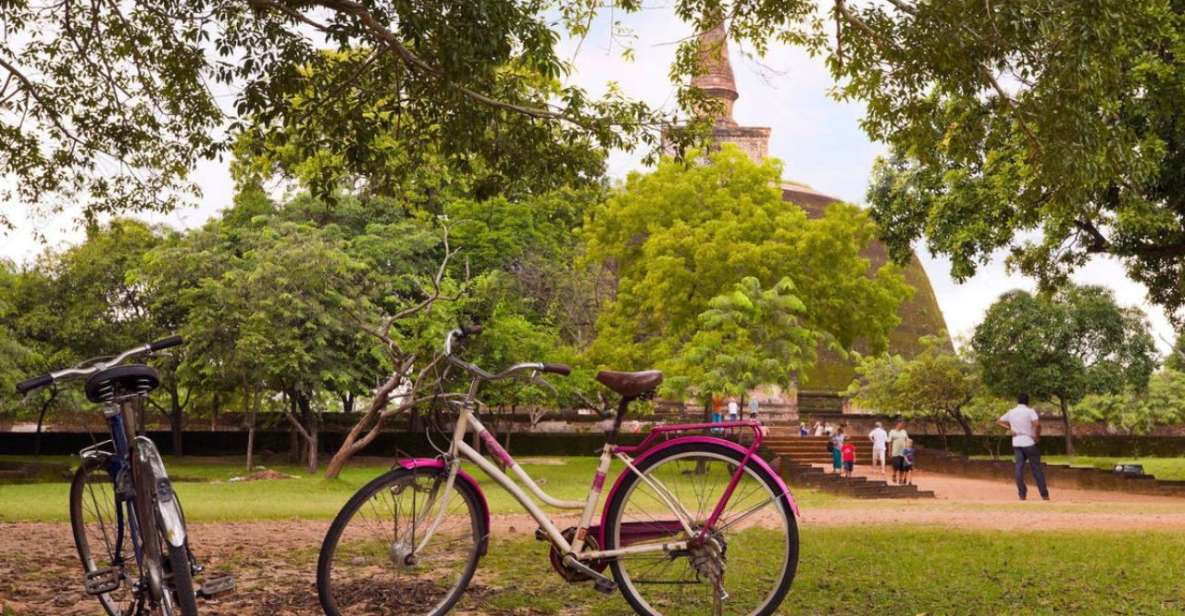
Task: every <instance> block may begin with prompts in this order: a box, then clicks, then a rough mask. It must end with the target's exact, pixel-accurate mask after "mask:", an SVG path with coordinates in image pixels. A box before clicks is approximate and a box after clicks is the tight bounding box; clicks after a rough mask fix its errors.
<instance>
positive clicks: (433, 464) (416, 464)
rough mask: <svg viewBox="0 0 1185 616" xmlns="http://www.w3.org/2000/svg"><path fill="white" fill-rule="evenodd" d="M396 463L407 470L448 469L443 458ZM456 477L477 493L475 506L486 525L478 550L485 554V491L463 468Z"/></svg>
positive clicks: (487, 508)
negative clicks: (479, 509)
mask: <svg viewBox="0 0 1185 616" xmlns="http://www.w3.org/2000/svg"><path fill="white" fill-rule="evenodd" d="M396 464H398V465H399V466H401V467H403V468H405V469H407V470H409V471H410V470H412V469H416V468H432V469H439V470H448V465H446V464H445V463H444V460H439V459H436V458H402V459H400V460H398V461H396ZM457 479H459V480H461V481H464V482H465V483H467V484H469V487H471V488H473V491H474V492H476V493H477V506H478V507H479V508H481V516H482V521H484V522H485V525H486V536H485V537H482V538H481V547H480V548H479V551H480V553H481V554H485V553H486V549H487V548H488V547H489V540H490V537H489V535H490V504H489V502H488V501H486V495H485V492H482V491H481V486H479V485H478V484H477V480H476V479H474V478H473V476H472V475H470V474H469V473H466V472H465V469H457Z"/></svg>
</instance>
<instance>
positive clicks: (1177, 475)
mask: <svg viewBox="0 0 1185 616" xmlns="http://www.w3.org/2000/svg"><path fill="white" fill-rule="evenodd" d="M1041 459H1042V460H1044V461H1045V462H1048V463H1050V464H1069V465H1071V466H1086V467H1090V468H1102V469H1106V470H1111V469H1112V468H1114V467H1115V465H1116V464H1120V463H1132V464H1143V465H1144V472H1145V473H1148V474H1150V475H1156V478H1157V479H1176V480H1183V479H1185V457H1182V458H1141V457H1138V456H1129V457H1105V456H1042V457H1041Z"/></svg>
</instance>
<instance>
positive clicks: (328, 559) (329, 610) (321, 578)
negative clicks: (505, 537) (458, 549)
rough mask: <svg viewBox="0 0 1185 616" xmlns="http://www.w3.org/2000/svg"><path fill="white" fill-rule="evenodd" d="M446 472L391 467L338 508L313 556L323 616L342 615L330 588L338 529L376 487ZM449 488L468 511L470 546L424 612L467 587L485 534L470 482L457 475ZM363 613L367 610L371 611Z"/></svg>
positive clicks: (441, 607) (439, 614)
mask: <svg viewBox="0 0 1185 616" xmlns="http://www.w3.org/2000/svg"><path fill="white" fill-rule="evenodd" d="M447 473H448V471H447V470H445V469H438V468H423V467H421V468H413V469H404V468H397V469H393V470H390V471H387V472H386V473H383V474H382V475H379V476H378V477H376V478H375V479H374V480H372V481H371V482H370V483H368V484H366V485H365V486H363V487H362V488H361V489H359V490H358V491H357V492H355V493H354V496H353V497H351V498H350V500H349V501H347V502H346V504H345V506H343V507H342V509H341V511H339V512H338V514H337V517H335V518H334V520H333V524H331V525H330V527H329V531H328V532H327V533H326V534H325V539H324V540H323V541H322V543H321V552H320V555H319V557H318V559H317V596H318V599H319V600H320V603H321V609H322V610H324V612H325V614H326V616H342V612H341V611H340V610H339V609H338V605H337V600H336V598H335V595H334V589H333V562H334V561H333V559H334V555H335V553H336V550H337V548H338V544H339V541H340V540H341V537H342V533H343V532H344V531H345V529H346V527H347V525H349V523H350V521H351V520H352V519H353V518H354V515H355V514H356V513H357V512H358V511H359V509H360V508H362V506H363V505H364V504H365V503H367V502H368V501H370V499H371V498H372V497H374V496H375V495H376V494H378V493H379V491H380V490H383V489H384V488H388V487H390V486H393V485H395V484H396V483H398V482H400V481H402V480H406V478H409V477H416V476H423V477H431V478H434V479H443V477H445V476H447ZM453 488H454V489H455V490H456V492H457V494H459V495H460V496H461V497H462V498H463V499H464V500H465V504H466V509H467V510H468V512H469V519H470V529H471V532H472V536H473V539H474V544H473V549H472V552H471V554H470V556H469V559H468V563H467V564H466V566H465V569H464V571H463V573H462V574H461V576H460V577H459V578H458V580H457V582H456V584H454V586H453V587H452V588H451V589H448V591H447V592H446V596H445V599H444V600H443V601H442V602H441V603H438V604H437V605H436V607H435V608H434V609H432V611H430V612H427V616H443V615H444V614H447V613H448V612H449V610H451V609H452V608H453V607H454V606H455V605H456V604H457V602H458V601H460V600H461V597H462V596H463V595H464V593H465V589H466V588H468V586H469V583H470V581H472V579H473V575H474V573H475V572H476V571H477V565H478V562H479V561H480V560H481V549H480V546H481V545H482V543H483V541H484V539H485V538H486V537H487V536H488V534H489V528H487V524H486V520H485V518H484V517H483V516H481V515H480V514H479V511H481V509H480V507H479V505H478V503H479V496H478V494H477V492H476V491H475V490H474V489H473V487H472V486H470V485H469V484H468V483H466V482H464V481H461V480H460V479H458V480H457V481H455V482H454V484H453ZM367 613H368V614H369V613H371V612H367ZM398 613H399V614H404V613H405V612H402V611H401V612H398Z"/></svg>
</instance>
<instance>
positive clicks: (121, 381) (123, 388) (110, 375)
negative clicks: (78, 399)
mask: <svg viewBox="0 0 1185 616" xmlns="http://www.w3.org/2000/svg"><path fill="white" fill-rule="evenodd" d="M157 385H160V375H159V374H158V373H157V372H156V369H155V368H153V367H151V366H145V365H144V364H123V365H122V366H113V367H111V368H108V369H106V370H100V371H99V372H96V373H94V374H92V375H91V377H90V378H89V379H87V380H86V387H85V389H86V398H87V399H88V400H90V401H91V402H105V401H107V400H111V399H113V398H115V397H116V396H122V395H126V394H129V393H142V392H148V391H152V390H154V389H156V386H157Z"/></svg>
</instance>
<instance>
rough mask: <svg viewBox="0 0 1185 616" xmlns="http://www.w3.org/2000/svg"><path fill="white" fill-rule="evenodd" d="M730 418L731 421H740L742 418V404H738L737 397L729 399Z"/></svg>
mask: <svg viewBox="0 0 1185 616" xmlns="http://www.w3.org/2000/svg"><path fill="white" fill-rule="evenodd" d="M728 420H729V421H740V420H741V405H739V404H737V399H736V398H730V399H729V401H728Z"/></svg>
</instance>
